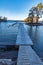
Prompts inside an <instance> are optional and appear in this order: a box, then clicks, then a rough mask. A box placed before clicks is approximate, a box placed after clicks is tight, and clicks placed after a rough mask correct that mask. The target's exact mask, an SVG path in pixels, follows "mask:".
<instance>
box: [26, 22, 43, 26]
mask: <svg viewBox="0 0 43 65" xmlns="http://www.w3.org/2000/svg"><path fill="white" fill-rule="evenodd" d="M26 24H27V25H31V26H41V25H43V23H26Z"/></svg>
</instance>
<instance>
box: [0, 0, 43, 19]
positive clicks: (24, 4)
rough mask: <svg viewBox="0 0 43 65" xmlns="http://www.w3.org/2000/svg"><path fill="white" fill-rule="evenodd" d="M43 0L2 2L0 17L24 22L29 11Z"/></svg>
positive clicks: (10, 0)
mask: <svg viewBox="0 0 43 65" xmlns="http://www.w3.org/2000/svg"><path fill="white" fill-rule="evenodd" d="M40 2H42V4H43V0H0V16H6V17H7V18H8V19H14V20H19V19H20V20H22V19H25V18H26V17H27V16H28V13H29V9H30V8H31V7H32V6H36V5H37V4H38V3H40Z"/></svg>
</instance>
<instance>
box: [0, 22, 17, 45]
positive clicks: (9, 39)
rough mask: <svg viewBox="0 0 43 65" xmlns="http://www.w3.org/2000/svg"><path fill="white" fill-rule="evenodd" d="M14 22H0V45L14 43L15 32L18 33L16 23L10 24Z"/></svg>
mask: <svg viewBox="0 0 43 65" xmlns="http://www.w3.org/2000/svg"><path fill="white" fill-rule="evenodd" d="M14 23H16V22H14V21H8V22H0V45H3V44H5V45H15V43H16V38H17V33H18V24H16V25H15V26H10V27H9V25H12V24H14Z"/></svg>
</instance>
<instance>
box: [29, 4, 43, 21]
mask: <svg viewBox="0 0 43 65" xmlns="http://www.w3.org/2000/svg"><path fill="white" fill-rule="evenodd" d="M42 14H43V5H42V3H39V4H38V5H37V6H36V7H32V8H31V9H30V13H29V17H31V18H32V21H31V22H33V17H35V16H36V17H37V22H38V19H39V18H40V17H41V16H42Z"/></svg>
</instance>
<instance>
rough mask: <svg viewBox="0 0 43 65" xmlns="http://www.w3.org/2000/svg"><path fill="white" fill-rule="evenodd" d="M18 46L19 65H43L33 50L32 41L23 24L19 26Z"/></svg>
mask: <svg viewBox="0 0 43 65" xmlns="http://www.w3.org/2000/svg"><path fill="white" fill-rule="evenodd" d="M18 29H19V31H18V36H17V41H16V45H19V52H18V58H17V65H43V64H42V61H41V60H40V58H39V56H38V55H37V54H36V52H35V51H34V50H33V49H32V47H31V45H33V43H32V40H31V39H30V37H29V35H28V33H27V32H26V29H25V27H24V24H23V23H20V24H19V27H18Z"/></svg>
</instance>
